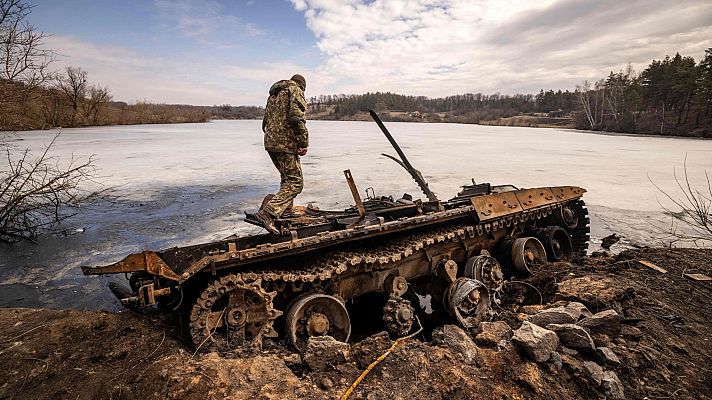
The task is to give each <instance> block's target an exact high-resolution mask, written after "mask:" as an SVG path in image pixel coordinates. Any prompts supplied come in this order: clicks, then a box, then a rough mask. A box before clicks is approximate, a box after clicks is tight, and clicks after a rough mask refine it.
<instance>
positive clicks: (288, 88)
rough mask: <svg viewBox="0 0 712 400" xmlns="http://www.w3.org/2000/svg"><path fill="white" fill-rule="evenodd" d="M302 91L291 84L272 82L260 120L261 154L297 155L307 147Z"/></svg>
mask: <svg viewBox="0 0 712 400" xmlns="http://www.w3.org/2000/svg"><path fill="white" fill-rule="evenodd" d="M306 110H307V102H306V99H305V98H304V91H303V90H302V88H300V87H299V85H297V83H296V82H294V81H291V80H282V81H278V82H275V83H274V85H272V87H271V88H270V89H269V99H267V106H266V107H265V116H264V119H263V120H262V131H263V132H264V134H265V139H264V141H265V150H267V151H274V152H279V153H297V152H298V151H299V149H305V148H307V147H309V132H308V131H307V126H306V118H305V113H306Z"/></svg>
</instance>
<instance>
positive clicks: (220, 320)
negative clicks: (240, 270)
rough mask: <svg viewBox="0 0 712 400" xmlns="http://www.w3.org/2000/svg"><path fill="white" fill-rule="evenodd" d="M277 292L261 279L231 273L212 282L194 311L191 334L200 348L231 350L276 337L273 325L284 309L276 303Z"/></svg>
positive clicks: (197, 301) (192, 313) (257, 344)
mask: <svg viewBox="0 0 712 400" xmlns="http://www.w3.org/2000/svg"><path fill="white" fill-rule="evenodd" d="M276 294H277V292H271V293H268V292H266V291H265V290H264V289H263V288H262V287H261V286H260V281H259V280H257V281H254V282H246V281H244V280H242V279H241V278H240V277H239V276H236V275H227V276H224V277H222V278H220V279H219V280H216V281H214V282H212V283H211V284H210V285H208V287H207V288H206V289H205V290H204V291H203V292H202V293H201V294H200V297H199V298H198V299H197V300H196V301H195V304H194V305H193V309H192V310H191V313H190V335H191V336H192V339H193V343H195V346H196V347H197V348H198V349H199V350H223V351H225V350H231V349H234V348H237V347H248V346H256V347H259V346H260V345H261V344H262V338H264V337H276V336H277V332H276V331H275V330H274V328H273V327H272V323H273V322H274V320H275V319H276V318H277V317H279V316H280V315H282V312H281V311H279V310H276V309H275V308H274V307H273V306H272V299H274V296H275V295H276Z"/></svg>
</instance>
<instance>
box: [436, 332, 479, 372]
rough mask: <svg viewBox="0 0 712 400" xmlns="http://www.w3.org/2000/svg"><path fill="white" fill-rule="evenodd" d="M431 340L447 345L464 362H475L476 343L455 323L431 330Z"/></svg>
mask: <svg viewBox="0 0 712 400" xmlns="http://www.w3.org/2000/svg"><path fill="white" fill-rule="evenodd" d="M433 342H434V343H435V344H440V345H444V346H447V347H449V348H450V349H451V350H452V351H453V353H455V354H456V355H457V357H459V358H460V359H461V360H462V361H463V362H464V363H465V364H468V365H472V364H475V363H477V345H476V344H475V342H473V341H472V339H471V338H470V336H469V335H468V334H467V333H466V332H465V331H463V330H462V329H461V328H459V327H457V326H455V325H445V326H443V327H442V328H437V329H435V330H434V331H433Z"/></svg>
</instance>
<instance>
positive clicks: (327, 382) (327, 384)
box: [320, 377, 334, 390]
mask: <svg viewBox="0 0 712 400" xmlns="http://www.w3.org/2000/svg"><path fill="white" fill-rule="evenodd" d="M320 384H321V388H322V389H324V390H331V388H333V387H334V381H332V380H331V379H329V378H328V377H325V378H324V379H322V380H321V382H320Z"/></svg>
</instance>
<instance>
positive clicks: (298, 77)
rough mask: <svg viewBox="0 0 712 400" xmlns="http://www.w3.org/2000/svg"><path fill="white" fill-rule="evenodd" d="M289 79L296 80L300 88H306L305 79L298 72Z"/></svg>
mask: <svg viewBox="0 0 712 400" xmlns="http://www.w3.org/2000/svg"><path fill="white" fill-rule="evenodd" d="M291 80H293V81H294V82H297V84H298V85H299V87H300V88H302V90H307V80H306V79H304V77H303V76H301V75H299V74H294V76H292V79H291Z"/></svg>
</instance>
